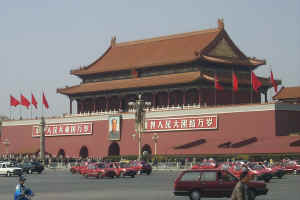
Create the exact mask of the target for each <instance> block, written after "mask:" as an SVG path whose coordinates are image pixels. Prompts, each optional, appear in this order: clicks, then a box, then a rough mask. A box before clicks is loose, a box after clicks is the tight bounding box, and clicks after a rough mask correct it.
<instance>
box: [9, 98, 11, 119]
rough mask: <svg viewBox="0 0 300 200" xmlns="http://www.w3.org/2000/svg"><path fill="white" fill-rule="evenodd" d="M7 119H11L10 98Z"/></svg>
mask: <svg viewBox="0 0 300 200" xmlns="http://www.w3.org/2000/svg"><path fill="white" fill-rule="evenodd" d="M9 98H11V95H10V96H9ZM9 119H11V103H10V99H9Z"/></svg>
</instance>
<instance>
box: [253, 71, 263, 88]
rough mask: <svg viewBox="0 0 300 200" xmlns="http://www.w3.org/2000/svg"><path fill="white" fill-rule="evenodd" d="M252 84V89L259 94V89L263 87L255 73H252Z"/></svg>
mask: <svg viewBox="0 0 300 200" xmlns="http://www.w3.org/2000/svg"><path fill="white" fill-rule="evenodd" d="M251 83H252V88H253V90H254V91H255V92H258V88H260V86H261V85H262V83H261V82H260V80H259V79H258V78H257V77H256V75H255V74H254V72H251Z"/></svg>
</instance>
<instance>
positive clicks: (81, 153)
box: [79, 146, 89, 158]
mask: <svg viewBox="0 0 300 200" xmlns="http://www.w3.org/2000/svg"><path fill="white" fill-rule="evenodd" d="M79 156H80V157H81V158H87V157H88V156H89V150H88V148H87V147H86V146H82V147H81V148H80V151H79Z"/></svg>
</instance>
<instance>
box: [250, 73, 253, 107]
mask: <svg viewBox="0 0 300 200" xmlns="http://www.w3.org/2000/svg"><path fill="white" fill-rule="evenodd" d="M250 78H251V87H250V103H251V104H252V93H253V91H252V87H253V83H252V70H250Z"/></svg>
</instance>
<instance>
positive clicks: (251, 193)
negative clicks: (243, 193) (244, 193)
mask: <svg viewBox="0 0 300 200" xmlns="http://www.w3.org/2000/svg"><path fill="white" fill-rule="evenodd" d="M255 198H256V194H255V191H254V190H249V200H255Z"/></svg>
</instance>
